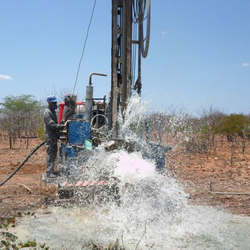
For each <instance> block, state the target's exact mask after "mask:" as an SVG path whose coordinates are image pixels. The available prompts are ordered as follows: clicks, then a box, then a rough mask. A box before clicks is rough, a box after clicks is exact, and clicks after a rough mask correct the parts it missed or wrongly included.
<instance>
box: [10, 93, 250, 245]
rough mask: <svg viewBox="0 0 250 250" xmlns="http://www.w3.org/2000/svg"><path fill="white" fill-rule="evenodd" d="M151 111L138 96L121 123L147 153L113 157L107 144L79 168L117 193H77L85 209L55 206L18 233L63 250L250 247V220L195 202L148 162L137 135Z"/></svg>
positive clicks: (23, 225) (124, 131) (100, 190)
mask: <svg viewBox="0 0 250 250" xmlns="http://www.w3.org/2000/svg"><path fill="white" fill-rule="evenodd" d="M145 110H146V109H145V106H144V104H143V103H142V102H141V100H140V99H139V98H138V97H135V98H132V99H131V102H130V104H129V105H128V110H127V111H128V112H127V114H126V116H125V117H126V119H125V122H124V124H122V126H120V127H121V134H122V135H123V137H124V138H125V139H129V140H131V139H133V140H136V143H137V144H139V145H140V147H139V148H140V149H141V150H137V151H135V152H133V153H128V152H127V151H125V150H122V149H119V150H115V151H111V152H106V151H105V150H104V148H103V146H99V147H98V148H97V149H96V150H94V151H93V152H92V153H91V155H90V157H89V158H88V160H87V162H85V163H84V164H82V165H81V166H78V171H77V173H78V176H77V179H78V180H86V179H88V180H102V179H105V180H107V181H110V182H112V183H113V184H112V185H114V187H115V190H111V191H113V193H112V192H111V193H110V190H109V189H105V188H104V187H98V189H97V188H95V187H92V189H91V188H89V189H88V190H86V188H81V189H77V191H76V194H75V199H76V204H77V206H75V207H72V206H70V207H69V208H60V207H51V208H49V214H44V213H43V211H42V210H41V211H38V212H37V215H36V218H25V219H24V220H22V221H20V224H19V225H18V226H17V228H16V229H13V230H15V231H16V232H17V234H18V235H19V236H21V238H24V239H25V238H29V239H30V238H31V239H36V240H37V241H40V242H47V244H48V245H51V246H52V247H54V248H55V249H61V248H62V247H64V248H66V249H88V248H87V247H86V248H83V246H87V243H89V242H90V241H92V242H95V243H96V244H98V245H103V246H107V245H108V244H109V243H110V242H114V241H115V240H116V239H119V241H120V245H121V246H124V248H125V249H171V250H173V249H247V246H249V245H248V243H249V242H248V241H247V240H246V239H247V235H248V233H249V230H248V229H247V228H248V225H250V221H248V220H246V221H245V222H244V223H245V224H244V223H242V222H241V217H232V215H230V214H228V213H225V212H223V211H218V210H216V209H213V208H209V207H202V206H191V205H188V203H187V201H188V196H187V195H186V194H185V192H184V191H183V189H182V187H181V185H180V184H179V183H178V182H177V180H176V179H174V178H172V177H169V176H168V175H167V174H159V173H158V172H157V171H156V169H155V162H154V159H150V157H147V159H145V158H144V157H143V156H144V151H145V147H147V146H148V145H147V142H146V141H145V140H144V139H143V138H142V137H143V136H141V137H139V138H138V136H136V133H135V131H138V130H140V126H141V124H142V123H143V122H144V118H145V117H146V118H147V116H146V115H145ZM174 121H175V122H176V121H178V122H180V121H181V119H179V120H178V119H177V118H176V119H175V120H174ZM131 128H133V129H134V130H131ZM144 132H145V131H144ZM144 132H143V133H141V135H142V134H143V135H144ZM139 134H140V133H139ZM147 150H149V149H146V151H147ZM116 189H117V190H116ZM116 191H117V192H118V193H116ZM91 193H93V196H92V197H91V198H90V197H89V196H88V195H89V194H91ZM114 193H115V196H114V200H112V199H110V196H112V195H113V194H114ZM88 199H89V201H90V202H88V203H86V200H88ZM232 221H233V224H232ZM235 221H240V223H239V224H236V223H237V222H236V223H235ZM239 230H241V235H240V236H239V235H238V233H237V232H238V231H239ZM237 247H241V248H237ZM244 247H245V248H244Z"/></svg>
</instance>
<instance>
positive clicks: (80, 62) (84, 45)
mask: <svg viewBox="0 0 250 250" xmlns="http://www.w3.org/2000/svg"><path fill="white" fill-rule="evenodd" d="M95 6H96V0H95V1H94V5H93V8H92V13H91V16H90V20H89V25H88V29H87V33H86V37H85V41H84V44H83V48H82V54H81V57H80V60H79V64H78V68H77V72H76V79H75V83H74V88H73V94H74V92H75V88H76V84H77V82H78V78H79V72H80V68H81V64H82V59H83V55H84V52H85V47H86V44H87V40H88V36H89V30H90V26H91V23H92V19H93V16H94V11H95Z"/></svg>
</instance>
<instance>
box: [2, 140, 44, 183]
mask: <svg viewBox="0 0 250 250" xmlns="http://www.w3.org/2000/svg"><path fill="white" fill-rule="evenodd" d="M44 144H45V141H43V142H42V143H40V144H39V145H38V146H37V147H36V148H34V149H33V150H32V151H31V152H30V153H29V154H28V155H27V156H26V158H25V159H24V160H23V162H22V163H21V164H20V165H19V166H18V167H17V168H16V169H15V170H14V171H13V172H12V173H11V174H10V175H9V176H8V177H7V178H6V179H4V180H2V181H1V182H0V187H1V186H3V185H4V184H5V183H6V182H7V181H8V180H9V179H11V178H12V177H13V176H14V175H15V174H16V173H17V172H18V171H19V170H20V169H21V168H22V166H23V165H24V164H25V163H26V162H27V161H28V160H29V158H30V157H31V156H32V155H33V154H34V153H35V152H36V151H37V150H38V149H39V148H40V147H42V146H43V145H44Z"/></svg>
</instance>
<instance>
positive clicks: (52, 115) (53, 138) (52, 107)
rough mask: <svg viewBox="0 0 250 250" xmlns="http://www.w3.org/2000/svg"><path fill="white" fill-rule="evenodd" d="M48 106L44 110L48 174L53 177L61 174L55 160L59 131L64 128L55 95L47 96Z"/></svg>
mask: <svg viewBox="0 0 250 250" xmlns="http://www.w3.org/2000/svg"><path fill="white" fill-rule="evenodd" d="M47 102H48V108H46V109H45V111H44V127H45V137H46V148H47V157H46V163H47V168H46V174H47V177H49V178H53V177H56V176H57V175H59V171H58V170H56V166H55V161H56V157H57V139H58V137H59V131H60V130H62V129H63V128H64V125H63V124H57V116H56V109H57V100H56V97H55V96H49V97H48V98H47Z"/></svg>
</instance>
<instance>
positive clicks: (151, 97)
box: [0, 0, 250, 114]
mask: <svg viewBox="0 0 250 250" xmlns="http://www.w3.org/2000/svg"><path fill="white" fill-rule="evenodd" d="M151 2H152V10H151V37H150V49H149V55H148V57H147V58H146V59H143V63H142V83H143V87H142V98H143V99H144V100H146V101H148V102H150V103H151V104H150V105H151V108H152V109H153V110H156V111H163V112H164V111H166V110H168V109H169V108H170V107H171V108H175V109H182V110H185V111H187V112H190V113H193V114H199V113H201V112H202V111H203V110H207V109H209V108H213V109H216V110H220V111H222V112H225V113H245V114H249V113H250V14H249V13H250V0H207V1H201V0H151ZM93 3H94V0H72V1H69V0H53V1H51V0H35V1H34V0H22V1H20V0H1V1H0V12H1V15H0V90H1V91H0V101H2V100H3V98H4V97H6V96H9V95H13V96H18V95H22V94H31V95H33V96H34V98H36V99H38V100H45V99H46V97H47V96H48V95H50V94H56V95H57V96H62V95H63V94H64V93H70V92H72V90H73V86H74V81H75V76H76V70H77V65H78V62H79V58H80V54H81V50H82V46H83V40H84V38H85V34H86V31H87V27H88V23H89V18H90V15H91V9H92V6H93ZM91 72H100V73H107V74H108V77H106V78H104V77H95V78H94V81H93V82H94V87H95V89H94V95H95V96H96V97H100V96H104V95H105V94H106V95H108V93H109V90H110V85H111V78H110V74H111V0H97V4H96V9H95V13H94V19H93V23H92V26H91V29H90V32H89V37H88V41H87V45H86V51H85V54H84V58H83V62H82V67H81V70H80V75H79V82H78V84H77V86H76V90H77V95H78V99H83V98H84V96H85V94H84V93H85V86H86V84H87V83H88V76H89V74H90V73H91Z"/></svg>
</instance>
